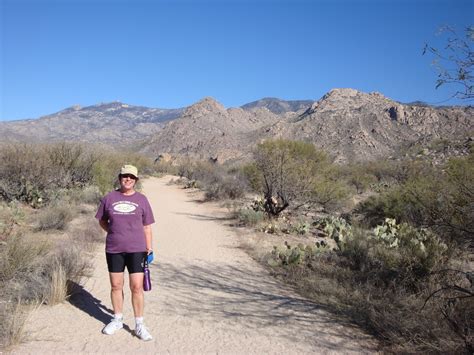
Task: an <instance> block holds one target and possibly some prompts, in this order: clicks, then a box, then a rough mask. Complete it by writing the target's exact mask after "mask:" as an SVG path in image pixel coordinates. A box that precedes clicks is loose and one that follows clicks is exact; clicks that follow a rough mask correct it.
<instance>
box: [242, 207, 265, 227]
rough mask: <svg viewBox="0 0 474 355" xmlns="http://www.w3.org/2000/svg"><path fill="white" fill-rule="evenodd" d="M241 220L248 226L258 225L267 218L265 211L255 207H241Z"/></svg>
mask: <svg viewBox="0 0 474 355" xmlns="http://www.w3.org/2000/svg"><path fill="white" fill-rule="evenodd" d="M237 218H238V219H239V222H240V223H242V224H243V225H246V226H256V225H258V224H260V223H261V222H262V221H263V220H264V219H265V213H264V212H262V211H255V210H254V209H249V208H241V209H240V210H239V211H238V212H237Z"/></svg>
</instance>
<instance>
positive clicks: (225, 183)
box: [178, 158, 247, 200]
mask: <svg viewBox="0 0 474 355" xmlns="http://www.w3.org/2000/svg"><path fill="white" fill-rule="evenodd" d="M178 170H179V171H180V176H182V177H184V178H186V179H187V183H186V184H187V187H189V188H190V187H193V188H194V187H198V188H201V189H203V190H204V191H205V198H206V199H207V200H220V199H227V198H228V199H236V198H239V197H242V196H244V194H245V191H246V190H247V184H246V182H245V179H243V178H242V176H241V174H240V171H239V170H238V169H235V168H232V167H231V168H230V169H227V168H226V167H225V166H222V165H220V164H213V163H211V162H209V161H202V160H195V161H192V160H191V159H190V158H186V159H183V160H181V162H180V165H179V167H178Z"/></svg>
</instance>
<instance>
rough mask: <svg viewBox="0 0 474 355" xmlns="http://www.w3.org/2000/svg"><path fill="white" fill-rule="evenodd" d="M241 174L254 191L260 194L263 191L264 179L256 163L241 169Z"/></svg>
mask: <svg viewBox="0 0 474 355" xmlns="http://www.w3.org/2000/svg"><path fill="white" fill-rule="evenodd" d="M241 173H242V176H243V177H244V178H245V179H246V181H247V183H248V185H249V187H250V188H251V189H252V190H253V191H256V192H259V191H260V190H261V181H262V179H263V177H262V173H261V171H260V170H259V168H258V166H257V164H255V162H253V163H248V164H245V165H243V166H242V167H241Z"/></svg>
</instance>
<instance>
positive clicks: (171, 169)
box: [154, 161, 179, 175]
mask: <svg viewBox="0 0 474 355" xmlns="http://www.w3.org/2000/svg"><path fill="white" fill-rule="evenodd" d="M154 170H155V172H156V173H158V174H169V175H178V174H179V167H178V166H177V165H175V164H173V162H171V161H158V162H156V163H155V165H154Z"/></svg>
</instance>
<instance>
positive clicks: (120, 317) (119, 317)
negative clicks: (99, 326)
mask: <svg viewBox="0 0 474 355" xmlns="http://www.w3.org/2000/svg"><path fill="white" fill-rule="evenodd" d="M114 318H115V319H116V320H118V321H120V322H121V321H122V320H123V314H122V313H115V314H114Z"/></svg>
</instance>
